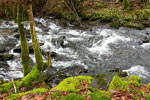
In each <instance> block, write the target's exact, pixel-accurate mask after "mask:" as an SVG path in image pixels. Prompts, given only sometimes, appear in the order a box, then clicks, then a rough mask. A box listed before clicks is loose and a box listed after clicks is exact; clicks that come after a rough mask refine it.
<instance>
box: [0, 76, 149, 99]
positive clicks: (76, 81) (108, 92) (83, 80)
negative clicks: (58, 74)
mask: <svg viewBox="0 0 150 100" xmlns="http://www.w3.org/2000/svg"><path fill="white" fill-rule="evenodd" d="M92 80H93V78H92V77H91V76H76V77H70V78H67V79H65V80H63V81H62V82H61V83H60V84H59V85H58V86H56V87H54V88H52V89H50V88H48V87H46V86H43V85H42V84H40V83H38V85H37V84H33V85H32V87H31V88H30V89H27V88H26V87H22V88H20V89H18V93H14V88H11V90H10V91H9V92H1V96H0V100H150V84H148V85H145V84H142V83H141V80H140V78H139V77H138V76H127V77H119V76H114V77H113V79H112V81H111V82H110V83H109V84H105V86H107V85H109V87H108V88H107V89H102V88H99V89H96V88H93V87H91V84H92V83H91V82H92ZM104 80H107V78H106V79H104ZM101 81H102V80H101ZM101 81H100V82H101ZM35 86H36V87H35Z"/></svg>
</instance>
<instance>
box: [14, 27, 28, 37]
mask: <svg viewBox="0 0 150 100" xmlns="http://www.w3.org/2000/svg"><path fill="white" fill-rule="evenodd" d="M14 31H15V32H17V33H16V34H14V35H13V36H14V37H15V38H17V39H19V38H20V34H19V30H18V29H16V30H14ZM25 35H26V38H28V39H30V38H31V35H30V30H25Z"/></svg>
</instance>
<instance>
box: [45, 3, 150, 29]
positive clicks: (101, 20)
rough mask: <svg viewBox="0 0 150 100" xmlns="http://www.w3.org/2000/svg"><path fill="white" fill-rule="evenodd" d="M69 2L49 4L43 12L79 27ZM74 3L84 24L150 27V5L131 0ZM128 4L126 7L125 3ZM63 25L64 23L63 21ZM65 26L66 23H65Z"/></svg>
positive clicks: (115, 26)
mask: <svg viewBox="0 0 150 100" xmlns="http://www.w3.org/2000/svg"><path fill="white" fill-rule="evenodd" d="M67 1H69V0H65V1H64V2H63V1H61V0H60V1H56V0H51V1H49V2H47V5H49V7H46V6H45V9H44V10H43V11H44V12H45V13H46V14H47V15H54V16H56V17H57V18H59V19H60V18H64V19H66V20H68V21H69V22H72V23H73V24H76V25H79V21H78V20H77V17H76V15H75V14H74V12H72V10H71V9H72V6H71V5H70V3H69V2H67ZM78 1H79V3H76V2H75V3H74V5H76V6H75V8H76V12H77V14H78V16H79V18H80V19H81V22H83V24H86V25H87V24H88V25H89V24H90V25H95V24H110V25H111V26H112V27H114V28H119V27H120V26H127V27H133V28H138V29H143V28H145V27H150V4H149V3H147V2H140V1H131V0H116V1H115V0H107V1H106V0H78ZM123 1H126V2H125V3H128V4H127V5H126V4H125V5H126V7H124V2H123ZM67 5H69V7H70V9H69V7H68V6H67ZM61 22H62V24H63V21H61ZM64 24H65V23H64Z"/></svg>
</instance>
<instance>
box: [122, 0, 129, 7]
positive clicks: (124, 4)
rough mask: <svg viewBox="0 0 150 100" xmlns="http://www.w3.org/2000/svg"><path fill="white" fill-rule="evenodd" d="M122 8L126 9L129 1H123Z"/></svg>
mask: <svg viewBox="0 0 150 100" xmlns="http://www.w3.org/2000/svg"><path fill="white" fill-rule="evenodd" d="M123 6H124V9H127V8H128V6H129V1H128V0H123Z"/></svg>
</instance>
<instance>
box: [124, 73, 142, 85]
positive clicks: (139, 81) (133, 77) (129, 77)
mask: <svg viewBox="0 0 150 100" xmlns="http://www.w3.org/2000/svg"><path fill="white" fill-rule="evenodd" d="M124 79H125V80H127V81H137V82H138V83H141V82H142V81H141V78H140V77H139V76H135V75H133V76H128V77H125V78H124Z"/></svg>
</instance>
